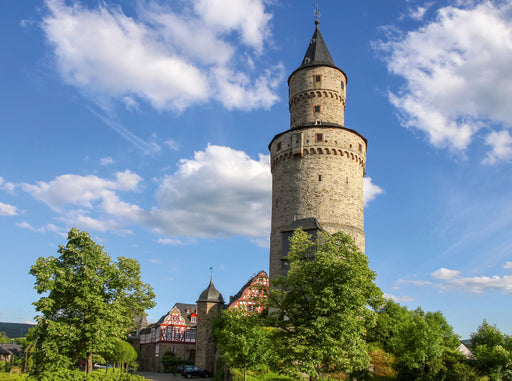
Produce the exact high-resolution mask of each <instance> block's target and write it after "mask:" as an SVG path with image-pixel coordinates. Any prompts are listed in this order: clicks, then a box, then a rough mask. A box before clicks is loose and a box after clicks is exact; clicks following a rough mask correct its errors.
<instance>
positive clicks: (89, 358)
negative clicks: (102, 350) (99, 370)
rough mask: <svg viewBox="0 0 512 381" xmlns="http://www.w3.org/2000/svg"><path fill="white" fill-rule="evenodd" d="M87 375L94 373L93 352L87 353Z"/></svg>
mask: <svg viewBox="0 0 512 381" xmlns="http://www.w3.org/2000/svg"><path fill="white" fill-rule="evenodd" d="M85 372H86V373H87V374H91V373H92V352H87V366H86V367H85Z"/></svg>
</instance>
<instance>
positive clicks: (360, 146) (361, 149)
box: [359, 143, 363, 152]
mask: <svg viewBox="0 0 512 381" xmlns="http://www.w3.org/2000/svg"><path fill="white" fill-rule="evenodd" d="M362 151H363V145H362V144H361V143H359V152H362Z"/></svg>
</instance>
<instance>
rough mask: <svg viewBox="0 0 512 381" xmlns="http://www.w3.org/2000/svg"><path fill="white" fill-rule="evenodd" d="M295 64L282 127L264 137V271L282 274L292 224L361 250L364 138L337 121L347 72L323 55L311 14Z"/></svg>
mask: <svg viewBox="0 0 512 381" xmlns="http://www.w3.org/2000/svg"><path fill="white" fill-rule="evenodd" d="M315 24H316V28H315V32H314V34H313V37H312V38H311V42H310V44H309V47H308V49H307V51H306V55H305V56H304V59H303V60H302V64H301V65H300V66H299V68H298V69H296V70H295V71H294V72H293V73H292V74H291V75H290V77H289V78H288V86H289V108H290V129H289V130H286V131H284V132H282V133H280V134H278V135H276V136H274V138H273V139H272V141H271V142H270V144H269V150H270V157H271V170H272V228H271V233H270V278H271V279H273V278H275V277H276V276H278V275H281V274H285V273H286V271H287V264H286V261H284V260H283V257H285V256H286V254H287V252H288V238H289V237H290V236H291V234H292V232H293V230H295V229H296V228H298V227H302V229H303V230H305V231H308V232H309V233H311V234H315V232H316V231H318V230H319V229H321V230H324V231H326V232H328V233H335V232H337V231H340V230H342V231H344V232H346V233H348V234H350V235H351V236H352V237H353V238H354V240H355V242H356V244H357V245H358V246H359V248H360V249H361V250H363V251H364V209H363V176H364V174H365V165H366V145H367V140H366V139H365V138H364V137H363V136H362V135H361V134H359V133H358V132H357V131H355V130H352V129H349V128H346V127H345V126H344V119H345V118H344V116H345V102H346V94H347V93H346V89H347V76H346V74H345V73H344V72H343V71H342V70H341V69H339V68H338V67H337V66H336V65H335V64H334V61H333V60H332V58H331V55H330V53H329V50H328V49H327V46H326V44H325V42H324V39H323V37H322V34H321V33H320V29H319V27H318V24H319V22H318V20H316V22H315Z"/></svg>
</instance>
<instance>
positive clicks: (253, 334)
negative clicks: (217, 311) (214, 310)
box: [213, 308, 272, 380]
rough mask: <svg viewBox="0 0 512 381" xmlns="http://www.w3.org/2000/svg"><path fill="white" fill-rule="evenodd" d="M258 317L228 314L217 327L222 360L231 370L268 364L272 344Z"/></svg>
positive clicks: (234, 311) (233, 311) (240, 312)
mask: <svg viewBox="0 0 512 381" xmlns="http://www.w3.org/2000/svg"><path fill="white" fill-rule="evenodd" d="M262 322H263V320H262V319H261V317H260V316H259V315H258V314H257V313H252V314H248V313H247V311H245V310H239V309H237V308H233V309H228V310H225V311H224V312H223V313H222V316H221V317H220V318H218V319H216V320H214V323H213V334H214V335H215V339H216V342H217V346H218V348H219V350H220V352H221V355H222V358H223V360H224V361H225V363H226V365H227V366H228V367H230V368H232V369H233V368H235V369H243V370H244V380H246V379H247V370H248V369H251V368H254V367H257V366H260V365H263V364H266V362H267V360H268V358H269V357H270V352H271V347H272V344H271V342H270V334H269V332H270V331H269V329H268V328H266V327H263V326H262Z"/></svg>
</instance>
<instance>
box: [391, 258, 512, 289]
mask: <svg viewBox="0 0 512 381" xmlns="http://www.w3.org/2000/svg"><path fill="white" fill-rule="evenodd" d="M503 268H505V269H509V268H512V262H507V263H505V265H504V266H503ZM430 275H431V276H432V278H434V279H435V280H436V281H435V282H431V281H427V280H406V279H400V280H397V281H395V284H396V285H405V284H412V285H415V286H431V287H436V288H437V289H439V290H441V291H462V292H470V293H475V294H484V293H486V292H488V291H501V292H502V293H503V294H510V293H512V275H505V276H498V275H490V276H487V275H483V276H473V277H465V276H462V275H461V272H460V271H459V270H450V269H447V268H440V269H438V270H436V271H434V272H432V273H431V274H430Z"/></svg>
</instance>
